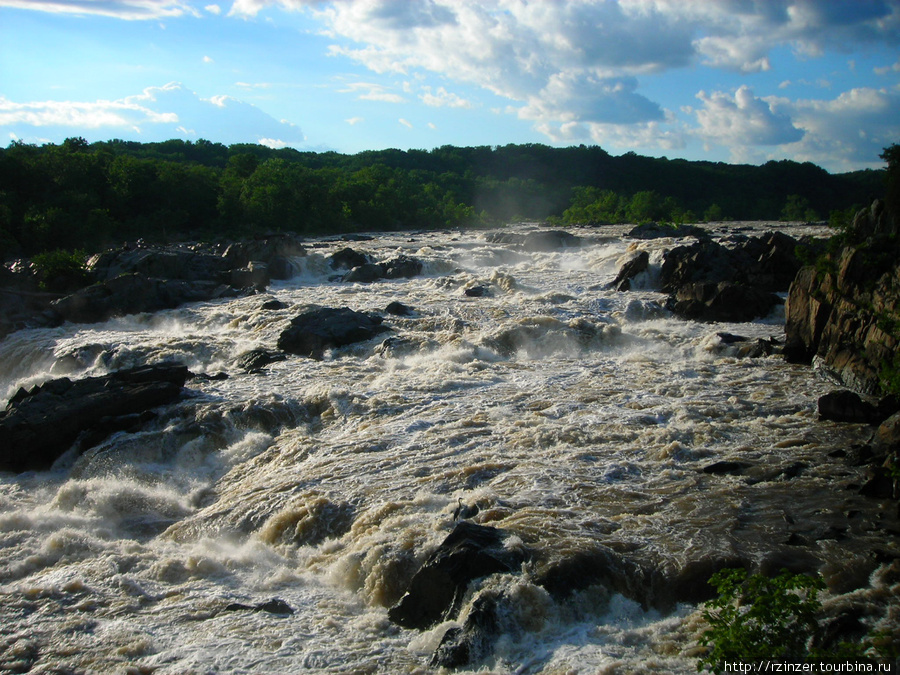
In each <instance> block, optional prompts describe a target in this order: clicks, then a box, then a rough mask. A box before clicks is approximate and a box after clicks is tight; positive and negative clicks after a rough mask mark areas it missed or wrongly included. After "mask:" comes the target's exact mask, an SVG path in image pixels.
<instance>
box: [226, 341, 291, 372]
mask: <svg viewBox="0 0 900 675" xmlns="http://www.w3.org/2000/svg"><path fill="white" fill-rule="evenodd" d="M286 358H287V355H286V354H282V353H281V352H274V351H272V350H270V349H263V348H261V347H260V348H258V349H251V350H250V351H249V352H244V353H243V354H241V355H240V356H238V357H237V359H235V363H234V364H235V365H236V366H237V367H238V368H240V369H241V370H243V371H246V372H248V373H258V372H259V371H261V370H262V369H263V368H265V367H266V366H268V365H270V364H272V363H278V362H279V361H284V360H285V359H286Z"/></svg>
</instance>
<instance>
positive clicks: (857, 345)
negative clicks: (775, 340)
mask: <svg viewBox="0 0 900 675" xmlns="http://www.w3.org/2000/svg"><path fill="white" fill-rule="evenodd" d="M898 221H900V219H898V218H896V217H895V216H894V214H892V213H890V212H888V211H886V210H885V208H884V205H883V203H882V202H881V201H879V200H876V201H875V202H874V203H873V204H872V207H871V208H869V209H865V210H863V211H860V212H859V213H858V214H857V215H856V218H855V219H854V222H853V227H852V233H853V238H854V240H857V241H860V242H861V243H859V244H856V245H848V246H845V247H844V248H843V249H842V250H841V251H840V252H839V253H836V254H830V255H829V256H827V257H826V258H824V259H822V260H820V262H819V264H817V265H816V266H807V267H804V268H802V269H801V270H800V271H799V272H798V273H797V277H796V278H795V279H794V282H793V284H791V289H790V292H789V295H788V299H787V306H786V315H787V316H786V325H785V333H786V343H785V349H784V354H785V358H786V359H787V360H788V361H791V362H795V363H811V362H815V363H816V364H817V365H820V366H822V367H824V368H827V369H828V370H829V371H831V373H832V374H833V375H835V376H836V377H837V378H838V379H839V380H840V381H841V382H842V383H843V384H844V385H845V386H846V387H848V388H850V389H855V390H856V391H859V392H860V393H864V394H873V395H883V394H887V393H890V392H889V391H888V389H890V388H891V387H890V385H889V384H888V383H887V381H886V379H885V375H890V374H891V373H892V372H893V373H894V374H896V373H897V370H898V369H900V360H898V358H900V357H898V346H900V305H898V299H900V255H898V252H900V245H898V242H897V225H898ZM894 393H896V392H894Z"/></svg>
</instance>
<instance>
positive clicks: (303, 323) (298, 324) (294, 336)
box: [278, 307, 388, 359]
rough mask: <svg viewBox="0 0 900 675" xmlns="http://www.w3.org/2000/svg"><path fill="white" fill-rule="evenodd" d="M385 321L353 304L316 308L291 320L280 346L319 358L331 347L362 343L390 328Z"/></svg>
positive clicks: (280, 339)
mask: <svg viewBox="0 0 900 675" xmlns="http://www.w3.org/2000/svg"><path fill="white" fill-rule="evenodd" d="M381 324H382V318H381V317H380V316H377V315H374V314H366V313H364V312H357V311H354V310H352V309H350V308H349V307H341V308H333V307H314V308H312V309H310V310H308V311H306V312H303V313H302V314H299V315H298V316H296V317H294V318H293V319H292V320H291V324H290V326H288V327H287V328H286V329H284V331H282V333H281V335H280V336H279V338H278V348H279V349H280V350H282V351H285V352H289V353H291V354H300V355H301V356H309V357H311V358H316V359H319V358H322V356H323V354H324V353H325V351H326V350H328V349H335V348H337V347H343V346H345V345H349V344H353V343H355V342H362V341H363V340H368V339H369V338H372V337H375V336H376V335H378V334H379V333H383V332H385V331H386V330H388V328H387V327H385V326H383V325H381Z"/></svg>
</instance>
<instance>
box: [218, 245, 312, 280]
mask: <svg viewBox="0 0 900 675" xmlns="http://www.w3.org/2000/svg"><path fill="white" fill-rule="evenodd" d="M305 255H306V249H305V248H304V246H303V244H302V243H301V241H300V240H299V239H297V238H296V237H294V236H293V235H289V234H269V235H266V236H265V237H261V238H259V239H253V240H250V241H242V242H237V243H234V244H231V245H230V246H229V247H228V248H227V249H226V250H225V254H224V255H223V258H224V259H225V260H226V261H227V262H228V265H229V268H232V269H234V268H243V267H246V266H247V265H249V264H250V262H251V261H253V260H257V261H259V262H262V263H264V264H265V265H267V266H268V268H269V275H270V276H271V278H272V279H280V280H284V279H290V278H291V277H292V276H294V272H295V269H294V264H293V263H292V262H291V258H302V257H304V256H305Z"/></svg>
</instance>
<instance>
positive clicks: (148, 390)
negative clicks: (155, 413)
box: [0, 364, 188, 472]
mask: <svg viewBox="0 0 900 675" xmlns="http://www.w3.org/2000/svg"><path fill="white" fill-rule="evenodd" d="M187 376H188V369H187V367H185V366H183V365H180V364H171V365H158V366H142V367H138V368H131V369H128V370H120V371H117V372H115V373H110V374H109V375H105V376H103V377H89V378H85V379H83V380H75V381H72V380H69V379H68V378H62V379H59V380H51V381H50V382H46V383H45V384H43V385H40V386H37V387H34V388H32V389H31V390H30V391H25V390H23V389H20V390H19V391H18V392H17V393H16V395H15V396H14V397H13V398H12V399H11V400H10V402H9V404H8V405H7V407H6V411H5V412H4V413H3V414H2V415H0V470H2V471H14V472H21V471H27V470H41V469H46V468H48V467H49V466H50V465H51V464H52V463H53V462H54V461H55V460H56V459H57V458H59V456H60V455H62V454H63V453H64V452H66V451H67V450H68V449H69V448H70V447H71V446H72V445H73V443H75V441H76V439H78V438H79V435H81V434H85V435H89V436H92V438H93V442H94V443H96V442H99V441H100V440H102V439H103V438H105V437H106V436H107V435H108V434H109V433H112V432H113V431H118V430H123V429H131V428H134V427H135V426H139V425H140V423H143V422H144V421H147V420H149V419H152V416H151V417H147V416H146V413H147V412H148V411H150V410H151V409H152V408H156V407H158V406H161V405H165V404H167V403H171V402H173V401H175V400H176V399H177V398H178V397H179V396H180V395H181V392H182V387H183V386H184V383H185V381H186V379H187ZM81 447H82V449H85V448H86V447H89V446H88V444H87V443H82V446H81Z"/></svg>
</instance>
